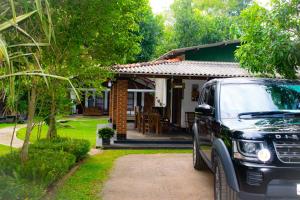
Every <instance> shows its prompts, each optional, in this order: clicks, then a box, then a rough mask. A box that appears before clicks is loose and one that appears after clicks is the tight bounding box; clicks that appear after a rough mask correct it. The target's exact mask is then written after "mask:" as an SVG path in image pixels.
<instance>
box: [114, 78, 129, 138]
mask: <svg viewBox="0 0 300 200" xmlns="http://www.w3.org/2000/svg"><path fill="white" fill-rule="evenodd" d="M116 85H117V117H116V118H117V119H116V121H117V139H118V140H125V139H126V132H127V101H128V91H127V90H128V80H118V81H117V84H116Z"/></svg>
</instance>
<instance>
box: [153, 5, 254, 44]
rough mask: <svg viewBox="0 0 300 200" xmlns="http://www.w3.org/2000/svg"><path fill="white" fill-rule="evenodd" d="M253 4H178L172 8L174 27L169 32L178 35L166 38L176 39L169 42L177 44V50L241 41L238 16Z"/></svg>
mask: <svg viewBox="0 0 300 200" xmlns="http://www.w3.org/2000/svg"><path fill="white" fill-rule="evenodd" d="M251 2H252V0H243V1H240V0H226V1H222V0H209V1H208V0H175V1H174V3H173V5H172V6H171V10H172V13H173V18H174V25H173V24H171V29H168V31H170V30H171V31H173V32H174V33H172V34H167V35H166V36H170V35H172V37H173V38H172V39H169V41H170V42H173V41H175V43H176V45H175V47H176V48H181V47H188V46H195V45H200V44H208V43H214V42H220V41H224V40H233V39H237V38H238V37H239V36H240V32H239V29H238V23H237V16H238V15H239V14H240V12H241V10H243V9H244V8H246V7H247V6H248V5H249V4H250V3H251ZM170 21H172V20H170ZM166 26H170V24H168V25H166ZM165 30H166V29H165ZM165 41H167V40H165ZM165 45H166V46H171V45H170V44H165ZM159 49H164V48H161V47H159ZM165 49H168V48H165Z"/></svg>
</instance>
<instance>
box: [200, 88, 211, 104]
mask: <svg viewBox="0 0 300 200" xmlns="http://www.w3.org/2000/svg"><path fill="white" fill-rule="evenodd" d="M210 88H211V86H210V85H208V86H206V87H205V89H204V91H203V102H202V103H205V104H208V103H209V96H210V95H209V93H210V92H209V91H210ZM208 105H209V104H208Z"/></svg>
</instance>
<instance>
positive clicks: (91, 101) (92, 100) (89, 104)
mask: <svg viewBox="0 0 300 200" xmlns="http://www.w3.org/2000/svg"><path fill="white" fill-rule="evenodd" d="M94 103H95V99H94V97H93V95H89V96H88V108H93V107H94Z"/></svg>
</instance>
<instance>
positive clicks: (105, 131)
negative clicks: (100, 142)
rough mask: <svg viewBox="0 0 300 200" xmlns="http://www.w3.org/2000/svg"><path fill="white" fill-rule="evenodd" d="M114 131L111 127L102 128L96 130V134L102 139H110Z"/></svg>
mask: <svg viewBox="0 0 300 200" xmlns="http://www.w3.org/2000/svg"><path fill="white" fill-rule="evenodd" d="M114 134H115V131H114V129H112V128H102V129H100V130H99V131H98V135H99V137H100V138H102V139H110V138H112V137H113V136H114Z"/></svg>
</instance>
